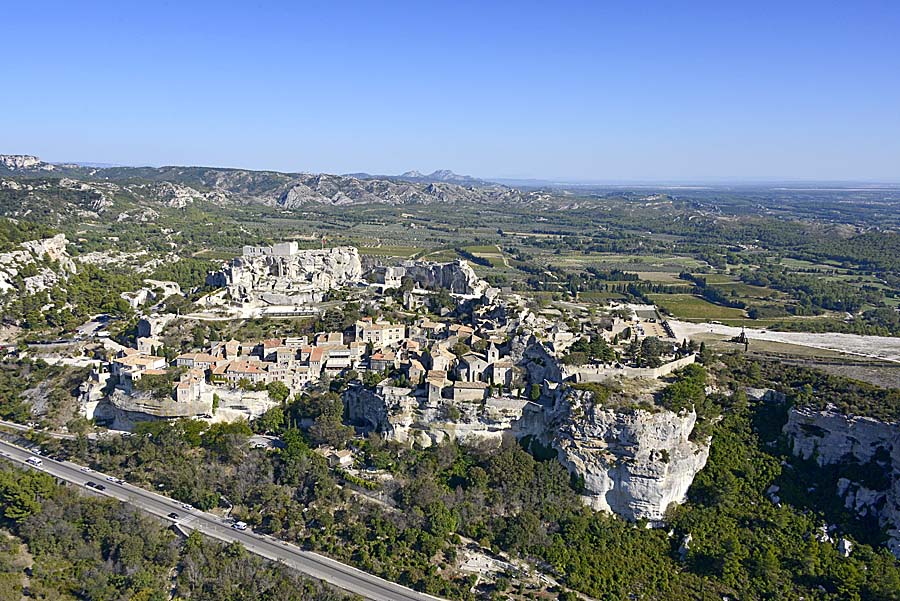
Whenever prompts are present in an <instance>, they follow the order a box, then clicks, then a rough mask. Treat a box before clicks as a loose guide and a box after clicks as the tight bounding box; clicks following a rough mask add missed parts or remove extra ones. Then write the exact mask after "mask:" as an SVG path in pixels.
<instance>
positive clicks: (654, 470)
mask: <svg viewBox="0 0 900 601" xmlns="http://www.w3.org/2000/svg"><path fill="white" fill-rule="evenodd" d="M561 403H562V405H563V407H562V410H563V418H562V420H561V424H560V429H559V432H558V434H557V436H556V438H555V439H554V440H553V446H554V448H556V450H557V453H558V456H559V459H560V461H561V462H562V463H563V465H565V466H566V467H567V468H568V469H569V471H570V472H572V473H573V474H576V475H578V476H580V477H582V478H584V486H585V502H586V503H588V504H589V505H590V506H591V507H592V508H594V509H599V510H604V511H612V512H614V513H616V514H618V515H621V516H623V517H625V518H627V519H631V520H637V519H646V520H649V521H650V522H652V523H658V522H661V521H662V520H663V518H664V516H665V512H666V509H667V508H668V507H669V506H670V505H672V504H678V503H683V502H684V500H685V497H686V494H687V491H688V488H689V487H690V485H691V483H692V482H693V480H694V476H695V475H696V474H697V472H699V471H700V470H701V469H703V466H705V465H706V460H707V458H708V457H709V441H708V440H704V441H699V442H695V441H692V440H691V438H690V436H691V433H692V432H693V430H694V425H695V423H696V421H697V414H696V413H694V412H693V411H691V412H682V413H678V414H676V413H673V412H671V411H665V410H660V411H656V412H650V411H646V410H642V409H628V410H614V409H608V408H604V407H603V406H601V405H599V404H595V403H594V402H593V401H592V400H591V395H590V393H586V392H579V391H573V390H569V391H568V392H567V393H566V394H565V395H564V397H563V399H562V401H561Z"/></svg>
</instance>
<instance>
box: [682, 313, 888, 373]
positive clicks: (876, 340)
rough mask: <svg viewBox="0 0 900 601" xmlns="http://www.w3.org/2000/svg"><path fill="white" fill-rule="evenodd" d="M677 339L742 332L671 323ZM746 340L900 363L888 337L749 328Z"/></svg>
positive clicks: (711, 326)
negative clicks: (778, 343) (804, 347)
mask: <svg viewBox="0 0 900 601" xmlns="http://www.w3.org/2000/svg"><path fill="white" fill-rule="evenodd" d="M669 325H670V326H671V327H672V331H674V332H675V338H676V339H677V340H682V339H684V338H688V339H690V338H693V337H695V336H698V335H701V334H718V335H722V336H729V337H731V336H737V335H738V334H740V333H741V328H739V327H736V326H726V325H721V324H714V323H690V322H686V321H677V320H674V319H672V320H669ZM744 331H745V332H746V334H747V337H748V338H749V339H750V340H751V341H753V340H766V341H769V342H781V343H785V344H796V345H798V346H806V347H810V348H817V349H824V350H829V351H838V352H841V353H848V354H851V355H858V356H860V357H871V358H873V359H881V360H884V361H891V362H893V363H900V338H892V337H888V336H860V335H858V334H827V333H826V334H811V333H806V332H776V331H770V330H756V329H751V328H746V329H744Z"/></svg>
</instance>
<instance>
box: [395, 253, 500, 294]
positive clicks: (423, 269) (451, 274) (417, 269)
mask: <svg viewBox="0 0 900 601" xmlns="http://www.w3.org/2000/svg"><path fill="white" fill-rule="evenodd" d="M403 267H404V268H405V269H406V275H408V276H409V277H411V278H412V279H413V280H415V282H416V283H417V284H419V285H420V286H421V287H423V288H430V289H435V288H444V289H446V290H449V291H450V292H453V293H455V294H467V295H477V296H481V295H483V294H484V293H485V292H487V291H488V289H489V288H490V285H489V284H488V283H487V282H486V281H484V280H482V279H481V278H479V277H478V275H477V274H476V273H475V271H474V270H473V269H472V266H471V265H469V262H468V261H466V260H464V259H457V260H456V261H453V262H451V263H433V262H430V261H407V262H405V263H404V264H403Z"/></svg>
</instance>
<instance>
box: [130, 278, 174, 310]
mask: <svg viewBox="0 0 900 601" xmlns="http://www.w3.org/2000/svg"><path fill="white" fill-rule="evenodd" d="M144 284H145V285H144V286H143V287H141V288H138V289H137V290H134V291H131V292H123V293H122V298H123V299H125V300H126V301H127V302H128V304H129V305H130V306H131V308H132V309H138V308H140V307H141V305H145V304H147V303H148V302H158V301H162V300H165V299H167V298H169V297H170V296H173V295H176V294H179V295H180V294H181V286H180V285H179V284H178V282H170V281H167V280H149V279H148V280H144Z"/></svg>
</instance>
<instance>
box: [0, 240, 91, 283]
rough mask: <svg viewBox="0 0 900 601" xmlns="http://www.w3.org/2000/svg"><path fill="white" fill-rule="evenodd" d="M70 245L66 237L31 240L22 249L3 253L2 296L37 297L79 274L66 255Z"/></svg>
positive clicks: (0, 259)
mask: <svg viewBox="0 0 900 601" xmlns="http://www.w3.org/2000/svg"><path fill="white" fill-rule="evenodd" d="M67 244H68V240H66V237H65V235H63V234H57V235H56V236H53V237H52V238H44V239H43V240H29V241H28V242H23V243H22V244H20V245H19V249H18V250H13V251H10V252H5V253H0V293H6V292H12V291H24V292H25V293H26V294H34V293H36V292H41V291H44V290H48V289H49V288H52V287H53V286H55V285H56V284H57V283H58V282H59V281H60V280H64V279H66V278H67V277H68V276H69V274H72V273H75V272H76V268H75V263H74V261H72V259H71V258H70V257H69V254H68V253H67V252H66V245H67ZM26 274H27V275H26ZM20 278H21V280H20ZM20 281H21V284H20ZM20 285H21V287H22V290H19V287H20Z"/></svg>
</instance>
